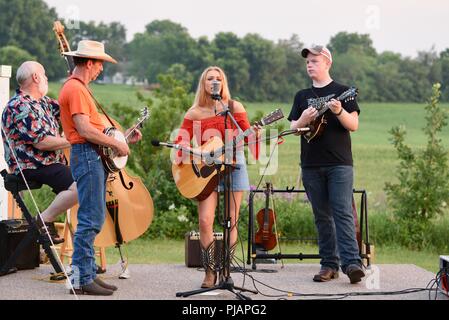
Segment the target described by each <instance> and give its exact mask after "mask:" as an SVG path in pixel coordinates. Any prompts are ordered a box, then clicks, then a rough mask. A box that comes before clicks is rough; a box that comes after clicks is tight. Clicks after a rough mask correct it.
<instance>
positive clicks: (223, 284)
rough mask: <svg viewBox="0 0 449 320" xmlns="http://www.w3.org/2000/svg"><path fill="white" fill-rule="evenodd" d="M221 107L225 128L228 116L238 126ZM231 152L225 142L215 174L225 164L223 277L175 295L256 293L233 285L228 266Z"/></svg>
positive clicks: (245, 298) (231, 149)
mask: <svg viewBox="0 0 449 320" xmlns="http://www.w3.org/2000/svg"><path fill="white" fill-rule="evenodd" d="M213 99H214V100H219V101H220V102H221V97H220V98H218V97H216V96H215V97H213ZM221 103H222V102H221ZM222 105H223V103H222ZM223 109H224V111H223V112H222V113H221V114H223V115H224V121H225V128H226V124H227V117H228V116H229V117H230V118H231V120H232V121H233V122H234V124H235V125H236V126H237V128H238V124H237V122H236V121H235V119H234V117H233V116H232V113H231V112H230V111H229V109H228V108H227V107H226V106H224V105H223ZM239 129H240V128H239ZM240 131H241V129H240ZM225 133H226V130H225ZM225 141H226V139H225ZM233 152H234V143H225V156H224V162H223V163H217V162H216V168H217V174H218V175H219V177H220V175H221V174H220V169H221V166H223V165H224V166H225V169H224V173H222V175H223V176H224V192H223V204H224V206H223V208H224V209H223V210H224V214H223V248H222V250H223V252H222V254H223V265H222V270H223V271H222V272H223V277H222V279H219V281H220V283H219V284H218V285H216V286H213V287H211V288H203V289H198V290H192V291H187V292H177V293H176V296H177V297H189V296H191V295H195V294H200V293H203V292H209V291H213V290H228V291H230V292H232V293H233V294H235V295H236V297H237V298H238V299H240V300H251V298H249V297H247V296H245V295H243V294H242V293H241V292H237V291H236V290H238V291H248V292H252V293H254V294H257V291H254V290H249V289H245V288H241V287H237V286H235V285H234V281H233V280H232V278H231V271H230V266H231V254H230V245H231V243H230V242H231V229H232V224H231V214H230V210H231V173H232V167H233V165H232V163H233ZM218 162H219V160H218ZM218 196H219V197H220V195H218ZM218 201H220V199H219V198H218ZM235 227H236V226H235Z"/></svg>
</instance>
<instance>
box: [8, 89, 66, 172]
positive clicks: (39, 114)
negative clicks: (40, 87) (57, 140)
mask: <svg viewBox="0 0 449 320" xmlns="http://www.w3.org/2000/svg"><path fill="white" fill-rule="evenodd" d="M58 122H59V104H58V102H57V101H56V100H53V99H51V98H49V97H47V96H44V97H43V98H41V99H39V100H34V99H33V98H32V97H30V96H29V95H26V94H24V93H23V92H22V91H20V89H18V90H17V91H16V94H15V95H14V97H12V98H11V100H9V102H8V104H7V105H6V107H5V109H4V110H3V114H2V138H3V148H4V153H5V160H6V163H7V164H8V166H9V169H10V172H11V173H14V174H18V173H19V167H18V164H17V162H16V159H15V157H17V160H18V162H19V165H20V168H21V169H22V170H25V169H38V168H40V167H43V166H47V165H50V164H53V163H62V164H67V161H66V159H65V156H64V153H63V152H62V150H57V151H43V150H39V149H37V148H35V147H34V144H36V143H39V142H40V141H42V140H43V139H44V138H45V137H46V136H48V135H51V136H57V135H58V134H59V123H58ZM8 142H9V144H8ZM10 147H11V148H12V149H13V151H14V155H12V154H11V149H10Z"/></svg>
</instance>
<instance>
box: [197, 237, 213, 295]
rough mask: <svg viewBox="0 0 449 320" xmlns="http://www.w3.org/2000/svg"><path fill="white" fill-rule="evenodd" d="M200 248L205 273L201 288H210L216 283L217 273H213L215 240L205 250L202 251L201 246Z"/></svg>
mask: <svg viewBox="0 0 449 320" xmlns="http://www.w3.org/2000/svg"><path fill="white" fill-rule="evenodd" d="M200 247H201V262H202V263H203V267H204V270H205V271H206V274H205V276H204V280H203V283H202V284H201V288H212V287H213V286H214V285H215V282H216V281H217V272H216V271H215V261H216V259H215V240H214V241H212V242H211V244H209V246H208V247H207V249H204V248H203V247H202V246H200Z"/></svg>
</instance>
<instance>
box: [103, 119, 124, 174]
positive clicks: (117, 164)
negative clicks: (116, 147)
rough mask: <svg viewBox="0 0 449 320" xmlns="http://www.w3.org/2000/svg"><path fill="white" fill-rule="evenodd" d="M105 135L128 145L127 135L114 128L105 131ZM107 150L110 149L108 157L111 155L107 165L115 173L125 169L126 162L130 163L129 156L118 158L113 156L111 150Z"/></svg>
mask: <svg viewBox="0 0 449 320" xmlns="http://www.w3.org/2000/svg"><path fill="white" fill-rule="evenodd" d="M104 133H105V134H106V135H108V136H110V137H112V138H114V139H115V140H118V141H121V142H124V143H127V142H126V138H125V135H124V134H123V133H122V132H121V131H119V130H117V129H116V128H113V127H109V128H106V129H105V130H104ZM107 149H108V155H109V161H108V164H107V165H108V166H109V167H110V168H111V169H112V170H113V171H119V170H121V169H123V168H124V167H125V166H126V162H127V161H128V156H123V157H118V156H115V155H113V152H112V149H111V148H107Z"/></svg>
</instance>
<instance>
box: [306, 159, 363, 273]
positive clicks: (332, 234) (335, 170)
mask: <svg viewBox="0 0 449 320" xmlns="http://www.w3.org/2000/svg"><path fill="white" fill-rule="evenodd" d="M302 175H303V177H302V179H303V183H304V188H305V190H306V193H307V197H308V198H309V200H310V202H311V204H312V208H313V214H314V216H315V225H316V227H317V230H318V245H319V253H320V256H321V262H320V263H321V265H322V266H323V267H327V268H331V269H334V270H337V271H338V269H339V265H340V262H341V268H342V270H343V272H345V271H346V267H347V266H348V265H350V264H357V265H361V259H360V255H359V248H358V244H357V240H356V233H355V227H354V218H353V215H352V196H353V195H352V191H353V178H354V174H353V168H352V166H331V167H317V168H303V169H302ZM340 259H341V261H340Z"/></svg>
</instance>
